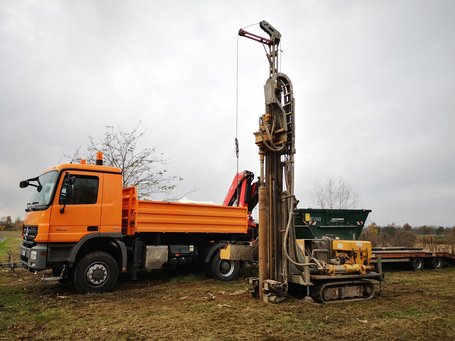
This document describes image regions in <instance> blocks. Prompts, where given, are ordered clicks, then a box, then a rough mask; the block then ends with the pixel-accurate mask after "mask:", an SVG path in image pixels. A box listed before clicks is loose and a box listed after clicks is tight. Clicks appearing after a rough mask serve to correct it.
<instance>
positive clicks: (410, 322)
mask: <svg viewBox="0 0 455 341" xmlns="http://www.w3.org/2000/svg"><path fill="white" fill-rule="evenodd" d="M454 279H455V269H454V268H445V269H441V270H424V271H420V272H412V271H402V272H390V273H387V274H386V282H385V283H384V285H383V288H382V293H381V296H380V297H377V298H375V299H372V300H369V301H365V302H352V303H343V304H328V305H317V304H311V303H306V302H304V301H303V300H302V299H297V298H293V297H290V298H289V299H287V300H286V301H285V302H283V303H280V304H276V305H274V304H268V305H266V304H264V303H262V302H260V301H257V300H254V299H249V298H248V292H247V284H246V281H245V280H244V279H242V280H238V281H235V282H230V283H223V282H219V281H216V280H213V279H208V278H207V277H205V275H204V274H202V273H193V274H169V273H158V274H152V275H149V276H147V277H146V278H142V279H140V280H139V281H135V282H131V281H128V280H124V281H122V282H120V283H119V284H118V285H117V287H116V288H115V290H114V291H113V292H110V293H105V294H87V295H80V294H76V293H74V292H73V291H72V290H71V288H69V287H65V286H61V285H59V284H56V283H45V282H42V281H41V279H40V277H39V275H34V274H31V273H28V272H26V271H24V270H17V271H15V272H11V271H9V270H1V272H0V340H3V339H5V340H9V339H11V340H15V339H43V340H44V339H46V340H61V339H73V340H76V339H78V340H79V339H82V340H84V339H86V340H89V339H92V340H105V339H116V340H117V339H119V340H143V339H153V340H160V339H163V340H305V339H320V340H334V339H338V340H349V339H356V340H454V339H455V328H454V326H455V305H454V302H455V288H454V285H453V281H454Z"/></svg>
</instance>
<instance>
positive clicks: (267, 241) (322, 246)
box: [226, 21, 383, 303]
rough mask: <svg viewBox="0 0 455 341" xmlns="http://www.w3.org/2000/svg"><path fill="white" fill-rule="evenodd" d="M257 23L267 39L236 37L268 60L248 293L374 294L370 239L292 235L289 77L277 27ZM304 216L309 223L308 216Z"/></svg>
mask: <svg viewBox="0 0 455 341" xmlns="http://www.w3.org/2000/svg"><path fill="white" fill-rule="evenodd" d="M259 26H260V28H261V29H262V30H263V31H264V32H265V33H266V34H267V35H268V36H269V38H265V37H261V36H259V35H256V34H253V33H250V32H247V31H245V30H243V29H240V31H239V35H240V36H242V37H245V38H249V39H251V40H254V41H256V42H259V43H261V44H262V45H263V46H264V47H265V50H266V56H267V60H268V64H269V65H268V66H269V77H268V79H267V81H266V83H265V85H264V95H265V112H264V114H263V115H261V116H260V117H259V129H258V130H257V131H256V132H254V136H255V143H256V145H257V146H258V148H259V159H260V177H259V189H258V192H259V213H258V218H259V238H258V239H259V247H258V249H259V278H251V279H249V281H250V293H251V294H252V296H259V297H260V298H262V299H263V300H264V301H265V302H274V303H277V302H280V301H282V300H284V299H285V298H286V296H287V294H288V289H289V283H293V284H296V285H298V286H301V287H303V288H306V290H307V296H308V297H312V298H313V299H314V300H317V301H319V302H335V301H340V300H341V301H346V300H364V299H368V298H371V297H373V296H374V285H373V282H372V281H371V280H378V281H379V282H381V280H382V279H383V276H382V271H381V270H379V271H378V272H375V271H374V270H375V268H374V266H373V265H371V264H370V260H371V244H370V242H366V241H351V240H349V241H347V240H333V239H329V238H324V239H306V240H304V239H296V233H295V226H294V211H295V209H296V206H297V200H296V198H295V195H294V155H295V152H296V150H295V131H296V128H295V110H294V108H295V102H294V95H293V88H292V82H291V80H290V79H289V77H288V76H286V75H285V74H284V73H281V72H279V70H278V65H279V63H278V57H279V51H280V50H279V45H280V40H281V34H280V32H278V30H276V29H275V28H274V27H273V26H271V25H270V24H269V23H268V22H266V21H261V22H260V24H259ZM308 221H309V222H310V223H311V217H309V219H308ZM239 247H241V246H239ZM229 257H230V256H229V255H228V256H226V258H229ZM379 265H380V264H379ZM379 268H380V266H379Z"/></svg>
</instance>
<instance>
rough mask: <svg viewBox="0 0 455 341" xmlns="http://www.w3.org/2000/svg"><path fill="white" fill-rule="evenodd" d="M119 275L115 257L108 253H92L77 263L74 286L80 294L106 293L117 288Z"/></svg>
mask: <svg viewBox="0 0 455 341" xmlns="http://www.w3.org/2000/svg"><path fill="white" fill-rule="evenodd" d="M118 273H119V270H118V264H117V262H116V260H115V259H114V257H112V256H111V255H110V254H108V253H106V252H100V251H97V252H91V253H89V254H87V255H85V256H84V257H83V258H82V259H81V260H80V261H79V262H78V263H77V265H76V267H75V269H74V275H73V284H74V287H75V289H76V290H77V291H78V292H80V293H88V292H105V291H109V290H111V289H112V288H113V287H114V286H115V284H116V283H117V278H118Z"/></svg>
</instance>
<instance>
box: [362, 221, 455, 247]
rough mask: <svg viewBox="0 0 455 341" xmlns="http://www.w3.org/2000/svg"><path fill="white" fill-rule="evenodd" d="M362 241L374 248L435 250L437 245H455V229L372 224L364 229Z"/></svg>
mask: <svg viewBox="0 0 455 341" xmlns="http://www.w3.org/2000/svg"><path fill="white" fill-rule="evenodd" d="M360 239H361V240H369V241H371V244H372V245H373V246H406V247H413V246H419V247H427V248H431V249H434V248H435V247H436V246H437V245H453V244H455V227H443V226H428V225H423V226H418V227H412V226H411V225H409V224H404V225H403V226H399V225H396V224H389V225H387V226H378V225H376V224H375V223H372V224H370V225H368V227H365V228H364V229H363V231H362V234H361V235H360Z"/></svg>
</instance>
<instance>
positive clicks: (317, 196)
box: [313, 177, 359, 209]
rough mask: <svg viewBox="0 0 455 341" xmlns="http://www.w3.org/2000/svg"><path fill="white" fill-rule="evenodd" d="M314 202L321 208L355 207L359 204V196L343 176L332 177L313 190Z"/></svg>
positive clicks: (318, 184)
mask: <svg viewBox="0 0 455 341" xmlns="http://www.w3.org/2000/svg"><path fill="white" fill-rule="evenodd" d="M313 201H314V204H315V205H316V206H317V207H319V208H338V209H347V208H354V207H356V206H357V205H358V204H359V196H358V195H357V194H356V193H354V192H353V191H352V188H351V186H350V185H349V183H347V182H346V181H344V180H343V179H342V178H338V180H335V179H334V178H332V177H329V178H327V179H326V181H325V182H319V183H317V184H316V186H315V187H314V190H313Z"/></svg>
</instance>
